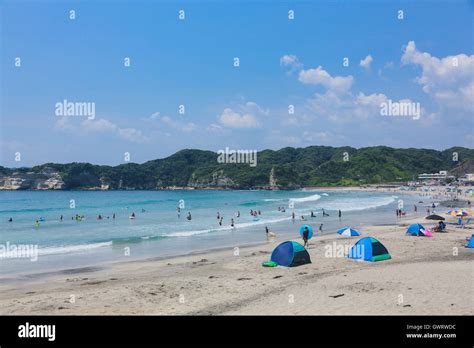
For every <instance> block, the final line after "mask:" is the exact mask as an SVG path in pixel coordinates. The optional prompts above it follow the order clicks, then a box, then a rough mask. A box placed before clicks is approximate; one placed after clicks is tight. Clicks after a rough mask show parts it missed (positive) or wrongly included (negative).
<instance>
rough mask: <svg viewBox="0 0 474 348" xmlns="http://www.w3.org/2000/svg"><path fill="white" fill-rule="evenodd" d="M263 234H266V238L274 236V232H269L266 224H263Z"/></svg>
mask: <svg viewBox="0 0 474 348" xmlns="http://www.w3.org/2000/svg"><path fill="white" fill-rule="evenodd" d="M265 234H266V235H267V239H269V238H274V237H276V234H275V233H273V232H270V230H269V229H268V227H267V226H265Z"/></svg>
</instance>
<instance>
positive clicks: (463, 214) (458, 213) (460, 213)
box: [456, 210, 469, 216]
mask: <svg viewBox="0 0 474 348" xmlns="http://www.w3.org/2000/svg"><path fill="white" fill-rule="evenodd" d="M468 215H469V213H468V212H467V211H465V210H460V211H458V212H457V214H456V216H468Z"/></svg>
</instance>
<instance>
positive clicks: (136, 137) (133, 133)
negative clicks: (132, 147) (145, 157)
mask: <svg viewBox="0 0 474 348" xmlns="http://www.w3.org/2000/svg"><path fill="white" fill-rule="evenodd" d="M80 126H81V128H82V129H84V130H86V131H92V132H109V133H114V134H116V135H118V136H119V137H120V138H122V139H125V140H128V141H131V142H135V143H143V142H146V141H148V138H147V137H146V136H144V135H143V134H142V132H141V131H140V130H138V129H135V128H120V127H119V126H117V125H116V124H114V123H112V122H110V121H109V120H106V119H103V118H100V119H96V120H89V119H87V120H84V121H83V122H82V123H81V124H80Z"/></svg>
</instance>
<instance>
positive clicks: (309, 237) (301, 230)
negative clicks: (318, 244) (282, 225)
mask: <svg viewBox="0 0 474 348" xmlns="http://www.w3.org/2000/svg"><path fill="white" fill-rule="evenodd" d="M305 227H307V228H308V239H311V237H313V229H312V228H311V226H310V225H302V226H301V227H300V235H301V238H303V233H304V229H305Z"/></svg>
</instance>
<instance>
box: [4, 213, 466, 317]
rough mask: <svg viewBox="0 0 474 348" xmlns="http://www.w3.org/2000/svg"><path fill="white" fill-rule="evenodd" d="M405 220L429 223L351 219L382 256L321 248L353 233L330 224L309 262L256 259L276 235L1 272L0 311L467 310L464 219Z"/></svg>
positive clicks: (384, 312) (267, 252)
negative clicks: (420, 232) (18, 274)
mask: <svg viewBox="0 0 474 348" xmlns="http://www.w3.org/2000/svg"><path fill="white" fill-rule="evenodd" d="M413 222H420V223H423V224H424V225H425V226H426V227H429V226H432V225H433V222H429V223H427V221H426V220H424V218H423V215H422V214H420V216H419V217H416V216H415V217H413V216H412V217H409V218H404V219H401V220H400V221H399V223H398V224H397V225H383V226H365V227H362V228H361V231H362V235H363V236H369V235H370V236H373V237H376V238H378V239H379V240H380V241H381V242H382V243H383V244H384V245H385V246H386V247H387V249H388V250H389V252H390V254H391V255H392V259H391V260H388V261H381V262H373V263H372V262H357V261H353V260H350V259H348V258H346V257H326V255H325V252H326V246H327V245H333V242H336V243H337V245H352V244H354V243H355V242H356V241H357V240H358V237H356V238H351V239H349V238H344V237H341V236H339V235H337V234H330V235H324V236H315V237H314V238H313V239H311V241H310V242H311V243H310V246H309V248H308V252H309V254H310V256H311V259H312V263H311V264H307V265H303V266H299V267H293V268H285V267H276V268H265V267H262V265H261V262H262V261H265V260H268V259H269V257H270V253H271V251H272V250H273V248H274V247H275V246H276V245H277V244H278V243H279V242H281V241H280V240H277V241H273V242H270V241H269V242H268V243H267V244H263V245H258V246H252V247H242V248H240V249H239V252H238V255H235V254H236V251H235V249H232V248H230V249H225V250H219V251H211V252H206V253H202V254H195V255H188V256H181V257H174V258H169V259H163V260H157V259H151V260H144V261H134V262H121V263H116V264H112V265H106V266H104V267H102V266H101V267H97V268H86V269H76V270H65V271H63V272H58V273H53V274H49V275H42V276H38V277H31V278H26V279H23V280H16V281H3V282H2V284H1V286H0V291H1V292H2V296H1V299H0V308H1V314H3V315H17V314H33V315H34V314H38V315H39V314H52V315H87V314H119V315H120V314H135V315H138V314H145V315H233V314H237V315H260V314H270V315H273V314H274V315H281V314H284V315H292V314H300V315H303V314H306V315H330V314H348V315H356V314H373V315H375V314H377V315H379V314H382V315H388V314H395V315H415V314H425V315H435V314H436V315H440V314H447V315H450V314H452V315H454V314H462V315H472V314H473V313H474V310H473V308H474V300H473V299H474V296H473V295H474V294H473V291H474V290H473V289H474V287H473V279H474V278H473V271H474V268H473V261H472V260H473V257H472V253H473V250H472V249H467V248H465V247H464V246H465V244H466V239H467V238H468V237H469V236H470V235H471V234H472V233H473V232H474V229H471V228H465V229H459V228H455V227H454V226H453V225H448V233H434V236H433V238H425V237H409V236H405V233H404V232H405V230H406V226H407V225H408V224H410V223H413ZM277 232H278V231H277ZM295 240H296V241H298V242H301V240H298V239H295Z"/></svg>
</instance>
